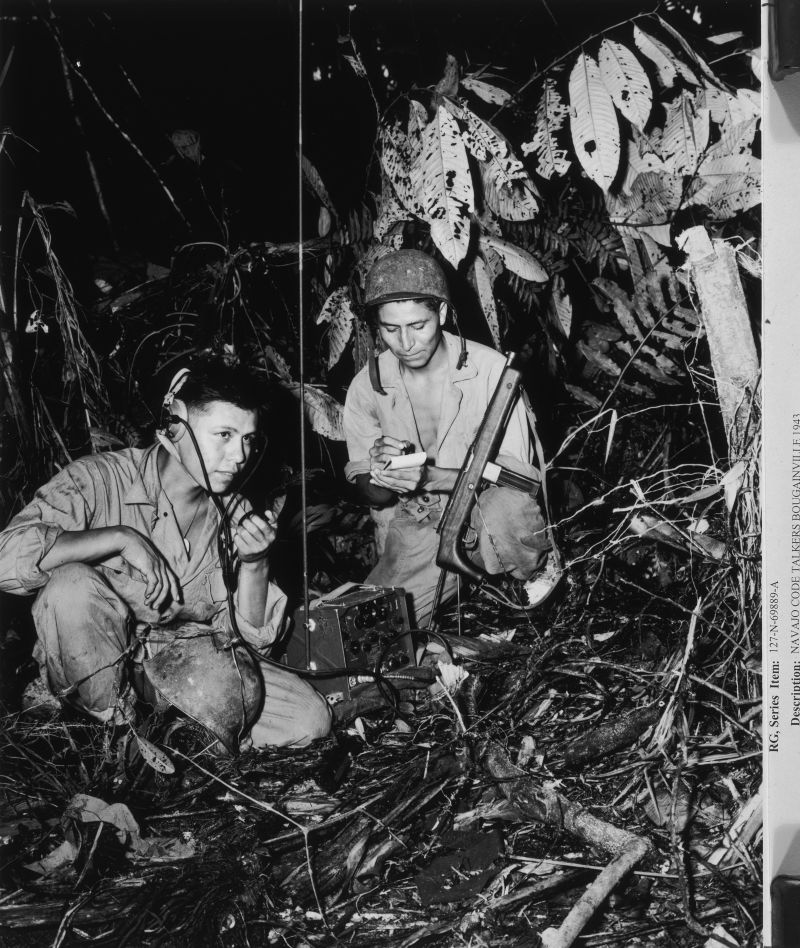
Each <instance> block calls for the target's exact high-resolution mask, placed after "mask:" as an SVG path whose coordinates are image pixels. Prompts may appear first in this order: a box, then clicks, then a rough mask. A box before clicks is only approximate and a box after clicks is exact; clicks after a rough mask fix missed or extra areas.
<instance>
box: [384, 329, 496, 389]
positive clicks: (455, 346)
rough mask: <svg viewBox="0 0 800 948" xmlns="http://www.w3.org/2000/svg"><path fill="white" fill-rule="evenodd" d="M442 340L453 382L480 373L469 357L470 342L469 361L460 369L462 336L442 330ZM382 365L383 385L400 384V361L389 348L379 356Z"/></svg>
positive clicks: (394, 386)
mask: <svg viewBox="0 0 800 948" xmlns="http://www.w3.org/2000/svg"><path fill="white" fill-rule="evenodd" d="M442 342H443V343H444V345H445V346H446V348H447V367H448V375H449V376H450V380H451V381H452V382H463V381H465V380H466V379H474V378H475V376H476V375H477V374H478V369H477V368H476V366H475V363H474V362H473V361H472V360H471V359H470V357H469V342H467V361H466V362H465V363H464V365H463V366H462V367H461V368H460V369H459V368H456V366H457V365H458V357H459V356H460V355H461V338H460V337H459V336H456V335H454V334H453V333H451V332H447V330H443V331H442ZM378 364H379V366H380V374H381V385H383V387H384V388H397V387H398V386H399V385H400V362H399V360H398V359H397V357H396V356H394V355H392V353H391V352H390V351H389V350H388V349H387V350H386V351H385V352H382V353H381V354H380V356H379V357H378Z"/></svg>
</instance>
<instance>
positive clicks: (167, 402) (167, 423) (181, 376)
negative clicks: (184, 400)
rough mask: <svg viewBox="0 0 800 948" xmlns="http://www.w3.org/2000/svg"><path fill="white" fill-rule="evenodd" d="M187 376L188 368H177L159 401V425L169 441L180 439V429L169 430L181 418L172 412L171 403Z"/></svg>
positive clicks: (179, 422) (178, 422)
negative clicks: (161, 399) (162, 398)
mask: <svg viewBox="0 0 800 948" xmlns="http://www.w3.org/2000/svg"><path fill="white" fill-rule="evenodd" d="M188 378H189V369H186V368H183V369H179V370H178V371H177V372H176V373H175V375H174V376H173V377H172V381H171V382H170V383H169V388H168V389H167V393H166V395H165V396H164V400H163V401H162V402H161V419H160V421H159V427H160V428H161V430H162V431H163V432H164V434H165V435H166V437H167V438H169V439H170V441H178V440H179V439H180V436H181V434H182V433H183V432H182V431H178V432H173V431H171V430H170V427H171V426H172V425H176V424H181V423H182V422H183V419H182V418H181V417H180V415H176V414H174V413H173V412H172V403H173V402H174V401H175V396H176V395H177V394H178V392H179V391H180V390H181V388H182V387H183V385H184V383H185V382H186V379H188Z"/></svg>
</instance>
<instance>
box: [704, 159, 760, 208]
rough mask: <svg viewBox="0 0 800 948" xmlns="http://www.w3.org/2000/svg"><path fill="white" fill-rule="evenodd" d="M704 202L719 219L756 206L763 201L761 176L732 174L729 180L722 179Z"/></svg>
mask: <svg viewBox="0 0 800 948" xmlns="http://www.w3.org/2000/svg"><path fill="white" fill-rule="evenodd" d="M753 160H754V161H755V160H757V159H753ZM703 203H704V204H705V206H706V207H707V208H708V210H709V211H710V213H711V216H712V217H713V218H714V219H715V220H718V221H724V220H728V219H729V218H731V217H733V216H734V215H735V214H738V213H739V212H740V211H746V210H749V209H750V208H751V207H756V206H757V205H758V204H760V203H761V176H760V174H740V175H731V176H730V177H729V178H728V179H727V180H725V181H721V182H720V183H719V184H718V185H717V186H716V187H715V188H714V189H713V191H711V193H710V194H709V195H708V197H707V198H706V199H705V200H704V201H703Z"/></svg>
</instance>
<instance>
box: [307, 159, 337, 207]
mask: <svg viewBox="0 0 800 948" xmlns="http://www.w3.org/2000/svg"><path fill="white" fill-rule="evenodd" d="M302 157H303V177H304V178H305V179H306V183H307V184H308V185H309V187H310V188H311V190H312V191H313V192H314V194H316V196H317V197H318V198H319V201H320V203H321V204H322V206H323V207H324V208H326V210H327V211H328V213H329V214H330V215H331V217H332V218H333V219H334V221H336V220H338V214H337V213H336V208H335V207H334V206H333V201H331V199H330V195H329V194H328V189H327V188H326V187H325V184H324V182H323V180H322V177H321V176H320V173H319V172H318V171H317V169H316V168H315V167H314V165H313V164H312V163H311V162H310V161H309V160H308V158H306V156H305V155H303V156H302Z"/></svg>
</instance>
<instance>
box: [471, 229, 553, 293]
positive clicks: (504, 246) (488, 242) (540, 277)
mask: <svg viewBox="0 0 800 948" xmlns="http://www.w3.org/2000/svg"><path fill="white" fill-rule="evenodd" d="M480 244H481V249H485V250H494V252H495V253H496V254H498V255H499V256H500V258H501V260H502V261H503V264H504V266H505V268H506V269H507V270H510V271H511V272H512V273H516V275H517V276H518V277H521V278H522V279H523V280H528V281H530V282H533V283H546V282H547V281H548V280H549V279H550V277H549V276H548V273H547V271H546V270H545V268H544V267H543V266H542V265H541V263H539V261H538V260H537V259H536V257H534V256H533V255H532V254H530V253H528V251H527V250H522V249H520V248H519V247H517V246H516V244H512V243H509V242H508V241H507V240H501V239H500V238H499V237H492V236H490V235H488V234H487V235H484V236H482V237H481V239H480Z"/></svg>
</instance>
